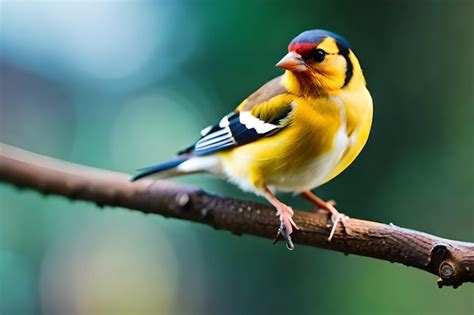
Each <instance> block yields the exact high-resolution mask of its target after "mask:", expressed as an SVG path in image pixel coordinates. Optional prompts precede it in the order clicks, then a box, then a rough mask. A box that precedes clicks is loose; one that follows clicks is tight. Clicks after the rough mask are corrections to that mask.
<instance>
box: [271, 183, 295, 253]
mask: <svg viewBox="0 0 474 315" xmlns="http://www.w3.org/2000/svg"><path fill="white" fill-rule="evenodd" d="M263 195H264V197H265V198H266V199H267V200H268V201H269V202H270V203H271V204H272V205H273V206H274V207H275V208H276V209H277V213H276V215H277V216H279V217H280V228H279V229H278V234H277V238H278V236H279V235H280V234H281V235H282V236H283V238H284V239H285V242H286V247H287V248H288V249H290V250H291V249H293V248H294V245H293V242H292V240H291V237H290V234H291V233H292V232H293V227H294V228H295V229H298V227H297V226H296V223H295V221H293V213H294V212H293V209H291V207H289V206H287V205H285V204H284V203H283V202H281V201H280V200H278V199H277V198H276V197H275V195H274V194H273V193H272V192H271V191H270V189H268V187H266V186H264V189H263Z"/></svg>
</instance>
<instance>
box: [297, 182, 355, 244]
mask: <svg viewBox="0 0 474 315" xmlns="http://www.w3.org/2000/svg"><path fill="white" fill-rule="evenodd" d="M301 195H302V196H303V197H305V198H306V199H308V200H309V201H311V202H312V203H314V204H315V205H316V206H317V207H318V208H319V209H324V210H326V211H329V212H330V213H331V221H332V229H331V233H330V234H329V237H328V240H329V241H331V239H332V237H333V236H334V232H336V228H337V225H338V224H339V223H341V225H342V227H343V228H346V227H345V225H344V221H346V220H347V219H348V216H346V215H344V214H342V213H340V212H339V211H337V209H336V208H335V207H334V205H335V204H336V203H335V202H334V200H330V201H328V202H325V201H324V200H322V199H321V198H319V197H318V196H316V195H315V194H313V193H312V192H311V191H309V190H308V191H305V192H302V193H301Z"/></svg>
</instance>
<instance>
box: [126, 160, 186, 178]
mask: <svg viewBox="0 0 474 315" xmlns="http://www.w3.org/2000/svg"><path fill="white" fill-rule="evenodd" d="M188 159H189V158H188V157H177V158H176V159H174V160H171V161H167V162H164V163H160V164H156V165H153V166H149V167H145V168H142V169H140V170H138V174H136V175H134V176H132V177H131V178H130V181H131V182H134V181H137V180H139V179H140V178H143V177H146V176H150V175H154V174H160V175H161V176H160V177H162V178H165V177H172V176H176V175H178V174H179V173H180V172H178V171H177V170H176V168H177V167H178V166H179V165H181V164H182V163H184V162H186V161H187V160H188Z"/></svg>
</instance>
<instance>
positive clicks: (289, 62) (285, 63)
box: [275, 51, 308, 72]
mask: <svg viewBox="0 0 474 315" xmlns="http://www.w3.org/2000/svg"><path fill="white" fill-rule="evenodd" d="M275 66H276V67H280V68H283V69H286V70H290V71H297V72H302V71H306V70H308V66H307V65H306V63H305V62H304V60H303V58H302V57H301V55H300V54H298V53H296V52H294V51H290V52H289V53H287V54H286V55H285V57H283V58H281V60H280V61H279V62H278V63H277V64H276V65H275Z"/></svg>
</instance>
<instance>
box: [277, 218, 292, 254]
mask: <svg viewBox="0 0 474 315" xmlns="http://www.w3.org/2000/svg"><path fill="white" fill-rule="evenodd" d="M280 235H281V236H283V239H284V240H285V244H286V248H288V250H293V249H294V248H295V245H294V244H293V241H292V240H291V236H290V233H288V230H287V228H286V225H285V223H284V222H283V221H281V223H280V227H279V228H278V232H277V235H276V237H275V239H274V240H273V244H275V243H276V242H277V241H278V238H279V237H280Z"/></svg>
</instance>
